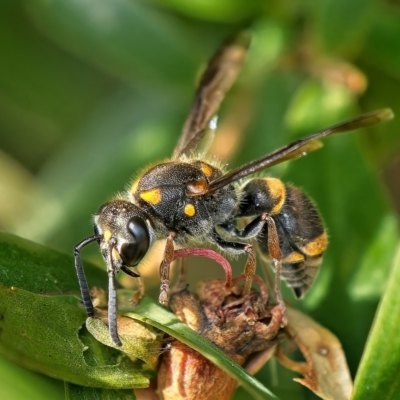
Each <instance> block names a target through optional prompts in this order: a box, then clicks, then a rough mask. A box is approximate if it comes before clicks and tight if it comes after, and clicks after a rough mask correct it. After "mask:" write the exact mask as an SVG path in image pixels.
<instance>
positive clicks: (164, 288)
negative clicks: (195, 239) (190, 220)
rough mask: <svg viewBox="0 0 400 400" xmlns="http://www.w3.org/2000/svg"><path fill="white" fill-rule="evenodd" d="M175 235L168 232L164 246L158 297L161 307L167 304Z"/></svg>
mask: <svg viewBox="0 0 400 400" xmlns="http://www.w3.org/2000/svg"><path fill="white" fill-rule="evenodd" d="M175 236H176V233H175V232H170V233H169V235H168V237H167V243H166V244H165V250H164V258H163V260H162V261H161V265H160V279H161V285H160V295H159V297H158V302H159V303H160V304H162V305H164V306H165V305H167V304H168V292H169V289H170V287H169V282H170V281H169V271H170V268H171V263H172V261H174V239H175Z"/></svg>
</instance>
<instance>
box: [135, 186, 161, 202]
mask: <svg viewBox="0 0 400 400" xmlns="http://www.w3.org/2000/svg"><path fill="white" fill-rule="evenodd" d="M140 198H141V199H142V200H144V201H145V202H147V203H150V204H153V205H156V204H158V203H159V202H160V201H161V200H162V196H161V190H160V189H151V190H146V191H145V192H142V193H140Z"/></svg>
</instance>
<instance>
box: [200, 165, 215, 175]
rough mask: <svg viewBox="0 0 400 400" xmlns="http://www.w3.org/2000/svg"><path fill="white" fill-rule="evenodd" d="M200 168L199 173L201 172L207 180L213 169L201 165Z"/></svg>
mask: <svg viewBox="0 0 400 400" xmlns="http://www.w3.org/2000/svg"><path fill="white" fill-rule="evenodd" d="M200 168H201V171H202V172H203V174H204V175H205V176H206V177H207V178H209V177H210V176H211V175H212V173H213V169H212V168H211V167H210V166H209V165H208V164H205V163H201V167H200Z"/></svg>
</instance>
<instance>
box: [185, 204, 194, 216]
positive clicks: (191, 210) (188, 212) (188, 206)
mask: <svg viewBox="0 0 400 400" xmlns="http://www.w3.org/2000/svg"><path fill="white" fill-rule="evenodd" d="M184 213H185V215H187V216H188V217H193V215H195V214H196V208H195V207H194V205H193V204H186V206H185V210H184Z"/></svg>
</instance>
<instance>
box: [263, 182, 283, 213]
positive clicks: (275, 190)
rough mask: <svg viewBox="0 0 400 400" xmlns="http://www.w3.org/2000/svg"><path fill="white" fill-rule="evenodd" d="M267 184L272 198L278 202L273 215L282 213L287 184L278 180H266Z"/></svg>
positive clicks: (273, 209)
mask: <svg viewBox="0 0 400 400" xmlns="http://www.w3.org/2000/svg"><path fill="white" fill-rule="evenodd" d="M266 184H267V186H268V189H269V193H270V195H271V197H272V198H273V199H274V200H275V201H276V204H275V206H274V207H273V208H272V210H271V214H278V213H279V212H280V211H281V209H282V207H283V204H284V203H285V199H286V188H285V184H284V183H283V182H282V181H281V180H279V179H276V178H266Z"/></svg>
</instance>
